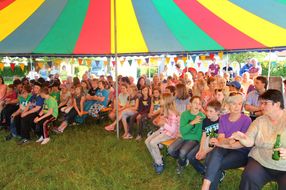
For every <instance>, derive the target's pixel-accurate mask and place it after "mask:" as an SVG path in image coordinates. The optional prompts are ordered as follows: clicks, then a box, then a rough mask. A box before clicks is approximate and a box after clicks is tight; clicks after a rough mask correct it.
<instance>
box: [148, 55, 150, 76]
mask: <svg viewBox="0 0 286 190" xmlns="http://www.w3.org/2000/svg"><path fill="white" fill-rule="evenodd" d="M148 79H149V80H150V57H149V61H148Z"/></svg>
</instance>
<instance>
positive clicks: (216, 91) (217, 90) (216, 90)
mask: <svg viewBox="0 0 286 190" xmlns="http://www.w3.org/2000/svg"><path fill="white" fill-rule="evenodd" d="M222 91H223V89H221V88H220V89H215V93H218V92H222Z"/></svg>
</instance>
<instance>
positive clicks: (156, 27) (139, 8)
mask: <svg viewBox="0 0 286 190" xmlns="http://www.w3.org/2000/svg"><path fill="white" fill-rule="evenodd" d="M132 3H133V7H134V10H135V13H136V17H137V20H138V23H139V25H140V28H141V32H142V34H143V36H144V39H145V42H146V44H147V47H148V49H149V51H150V52H162V51H184V47H183V46H182V45H181V44H180V43H179V42H178V41H177V39H176V38H175V36H174V35H173V34H172V32H171V31H170V30H169V28H168V26H167V25H166V23H165V22H164V20H163V18H162V17H161V16H160V14H159V13H158V12H157V10H156V8H155V6H154V5H153V3H152V1H151V0H132Z"/></svg>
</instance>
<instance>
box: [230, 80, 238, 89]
mask: <svg viewBox="0 0 286 190" xmlns="http://www.w3.org/2000/svg"><path fill="white" fill-rule="evenodd" d="M227 86H233V87H235V88H236V89H240V88H241V84H240V83H239V82H237V81H232V82H229V83H228V84H227Z"/></svg>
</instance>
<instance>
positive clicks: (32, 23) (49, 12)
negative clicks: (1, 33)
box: [0, 0, 67, 53]
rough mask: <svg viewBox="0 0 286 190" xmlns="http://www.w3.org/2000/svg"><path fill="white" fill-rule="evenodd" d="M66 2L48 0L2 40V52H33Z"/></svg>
mask: <svg viewBox="0 0 286 190" xmlns="http://www.w3.org/2000/svg"><path fill="white" fill-rule="evenodd" d="M66 3H67V0H61V1H58V0H46V1H45V2H44V3H43V4H42V5H41V7H40V8H39V9H37V11H35V13H34V14H33V15H32V16H30V17H29V18H28V19H27V20H26V21H25V22H24V23H23V24H22V25H21V26H20V27H19V28H18V29H17V30H15V31H14V32H13V33H12V34H11V35H10V36H8V37H7V38H6V39H4V40H3V41H2V42H0V52H1V53H32V52H33V50H34V49H35V48H36V47H37V45H38V44H39V43H40V42H41V40H42V39H43V38H44V37H45V35H46V34H47V33H48V32H49V30H50V29H51V27H52V26H53V25H54V23H55V22H56V20H57V18H58V16H59V15H60V14H61V12H62V10H63V9H64V7H65V5H66ZM11 14H13V13H11Z"/></svg>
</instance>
